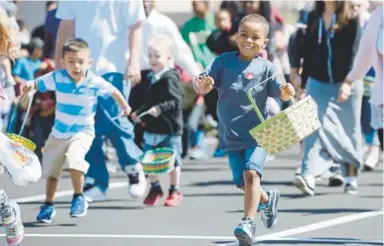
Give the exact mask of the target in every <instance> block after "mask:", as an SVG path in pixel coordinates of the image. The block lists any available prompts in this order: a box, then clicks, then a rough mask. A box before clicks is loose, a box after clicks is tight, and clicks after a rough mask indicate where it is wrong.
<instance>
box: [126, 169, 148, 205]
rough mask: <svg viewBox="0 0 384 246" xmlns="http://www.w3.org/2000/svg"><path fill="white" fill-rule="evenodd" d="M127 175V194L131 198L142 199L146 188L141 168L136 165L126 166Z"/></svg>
mask: <svg viewBox="0 0 384 246" xmlns="http://www.w3.org/2000/svg"><path fill="white" fill-rule="evenodd" d="M125 171H126V172H127V175H128V182H129V187H128V192H129V194H130V195H131V196H132V197H133V198H139V197H143V196H144V193H145V190H146V188H147V182H146V180H145V174H144V171H143V166H142V165H141V164H140V163H138V164H136V165H135V166H126V167H125Z"/></svg>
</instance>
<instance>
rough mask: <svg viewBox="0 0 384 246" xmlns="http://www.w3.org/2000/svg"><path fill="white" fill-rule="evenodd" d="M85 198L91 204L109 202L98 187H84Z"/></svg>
mask: <svg viewBox="0 0 384 246" xmlns="http://www.w3.org/2000/svg"><path fill="white" fill-rule="evenodd" d="M84 197H85V200H87V202H90V203H92V202H101V201H106V200H107V194H106V193H105V192H104V191H102V190H101V189H100V187H99V186H96V185H86V186H85V187H84Z"/></svg>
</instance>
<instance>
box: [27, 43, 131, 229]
mask: <svg viewBox="0 0 384 246" xmlns="http://www.w3.org/2000/svg"><path fill="white" fill-rule="evenodd" d="M62 55H63V57H62V63H63V66H64V68H65V69H62V70H57V71H53V72H51V73H48V74H46V75H44V76H42V77H39V78H37V79H36V80H35V81H30V83H29V84H28V85H27V87H26V89H25V92H28V91H30V90H32V89H35V88H36V89H37V90H38V91H40V92H46V91H55V93H56V113H55V122H54V125H53V129H52V132H51V134H50V136H49V138H48V140H47V142H46V144H45V147H44V152H43V164H42V168H43V175H44V176H45V177H46V178H47V184H46V198H45V203H44V205H42V206H41V210H40V213H39V214H38V215H37V221H38V222H43V223H51V222H52V219H53V217H54V216H55V214H56V210H55V206H54V205H53V198H54V195H55V192H56V188H57V185H58V181H59V177H60V174H61V172H62V170H67V171H68V172H69V173H70V174H71V179H72V186H73V190H74V195H73V199H72V204H71V210H70V216H71V217H82V216H85V215H86V214H87V208H88V203H87V201H86V200H85V198H84V196H83V183H84V173H86V172H87V170H88V167H89V164H88V163H87V162H86V161H85V155H86V154H87V152H88V150H89V148H90V146H91V144H92V141H93V138H94V131H95V129H94V125H95V122H94V116H95V113H96V105H97V97H99V96H112V97H113V98H114V99H115V100H116V102H117V103H118V104H119V105H120V106H121V107H122V108H123V114H124V115H129V114H130V112H131V108H130V107H129V105H128V104H127V102H126V101H125V99H124V97H123V95H122V94H121V93H120V92H119V91H118V89H116V88H115V87H113V86H112V85H111V84H110V83H108V82H106V81H105V80H103V79H102V78H101V77H99V76H96V75H94V74H92V72H91V71H89V67H90V65H91V63H92V60H91V58H90V51H89V47H88V44H87V43H86V42H85V41H84V40H81V39H74V40H71V41H69V42H67V44H65V45H64V47H63V51H62Z"/></svg>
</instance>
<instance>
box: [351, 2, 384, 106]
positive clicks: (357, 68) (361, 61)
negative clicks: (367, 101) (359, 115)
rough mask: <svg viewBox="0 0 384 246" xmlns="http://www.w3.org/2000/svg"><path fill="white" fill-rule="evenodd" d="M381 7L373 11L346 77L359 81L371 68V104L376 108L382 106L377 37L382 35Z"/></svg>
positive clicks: (380, 70) (380, 57) (380, 66)
mask: <svg viewBox="0 0 384 246" xmlns="http://www.w3.org/2000/svg"><path fill="white" fill-rule="evenodd" d="M382 26H383V6H380V7H378V8H376V9H375V11H373V13H372V15H371V18H370V19H369V20H368V23H367V26H366V29H365V31H364V33H363V36H362V38H361V41H360V45H359V50H358V51H357V54H356V57H355V61H354V63H353V68H352V70H351V71H350V72H349V74H348V75H347V78H348V79H349V80H351V81H355V80H358V79H361V78H363V77H364V76H365V74H366V73H367V72H368V70H369V68H370V67H372V66H373V68H374V69H375V74H376V81H375V83H374V85H373V88H372V95H371V103H372V104H373V105H376V106H380V105H382V104H383V89H384V87H383V83H384V82H383V55H382V54H380V53H379V51H378V48H377V47H378V44H377V42H378V39H379V38H378V37H379V35H383V33H382V30H383V29H381V28H382Z"/></svg>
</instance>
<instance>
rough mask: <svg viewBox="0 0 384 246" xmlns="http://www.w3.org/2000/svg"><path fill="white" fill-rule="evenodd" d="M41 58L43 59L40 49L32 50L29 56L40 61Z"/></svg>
mask: <svg viewBox="0 0 384 246" xmlns="http://www.w3.org/2000/svg"><path fill="white" fill-rule="evenodd" d="M41 57H43V49H41V48H36V49H34V50H33V52H32V54H31V58H33V59H40V58H41Z"/></svg>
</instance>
